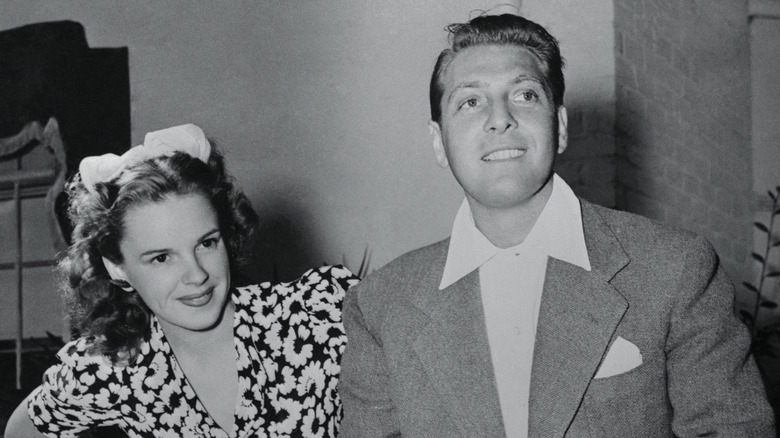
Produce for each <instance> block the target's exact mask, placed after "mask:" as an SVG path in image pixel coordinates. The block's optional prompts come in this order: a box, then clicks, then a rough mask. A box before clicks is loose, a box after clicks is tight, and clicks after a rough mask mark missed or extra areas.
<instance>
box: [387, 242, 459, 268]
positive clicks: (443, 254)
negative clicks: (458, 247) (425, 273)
mask: <svg viewBox="0 0 780 438" xmlns="http://www.w3.org/2000/svg"><path fill="white" fill-rule="evenodd" d="M449 243H450V239H449V238H446V239H444V240H440V241H438V242H435V243H432V244H430V245H426V246H422V247H420V248H417V249H413V250H411V251H409V252H406V253H404V254H401V255H400V256H398V257H396V258H395V259H393V260H392V261H391V262H390V263H388V264H386V265H385V266H383V267H382V268H380V269H378V270H377V271H376V273H375V274H374V275H375V276H380V277H381V276H392V275H397V274H408V273H409V272H410V271H416V270H420V269H423V270H428V269H432V265H436V264H440V265H441V268H442V269H443V268H444V261H445V260H446V258H447V249H448V248H449Z"/></svg>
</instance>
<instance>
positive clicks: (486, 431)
mask: <svg viewBox="0 0 780 438" xmlns="http://www.w3.org/2000/svg"><path fill="white" fill-rule="evenodd" d="M445 253H446V245H445ZM442 266H443V263H442ZM432 271H436V272H437V273H438V276H439V277H440V275H441V270H432ZM439 279H440V278H439ZM439 279H436V278H432V279H431V280H433V281H432V282H430V281H429V282H427V283H428V284H435V285H438V280H439ZM418 297H419V298H418V300H417V302H415V305H416V306H417V307H418V308H419V309H421V310H422V311H423V312H425V313H426V314H428V316H429V318H430V322H429V324H428V325H427V326H425V327H424V328H423V329H422V330H421V332H420V335H419V336H418V337H417V339H416V340H415V342H414V345H413V347H414V350H415V351H416V352H417V355H418V356H419V358H420V361H421V362H422V364H423V367H424V368H425V370H426V372H427V374H428V377H429V379H430V381H431V382H432V384H433V386H434V387H435V388H436V390H437V391H438V393H439V395H440V396H441V399H442V401H443V403H444V405H445V407H446V409H447V411H448V413H449V415H450V417H451V418H452V419H453V420H454V421H455V423H456V424H457V426H458V429H459V431H460V432H461V435H463V436H503V433H504V426H503V422H502V420H501V407H500V404H499V400H498V392H497V390H496V383H495V378H494V376H493V365H492V363H491V360H490V348H489V346H488V340H487V332H486V329H485V318H484V313H483V310H482V301H481V298H480V289H479V274H478V272H477V271H474V272H472V273H471V274H469V275H467V276H466V277H464V278H463V279H461V280H460V281H458V282H456V283H455V284H453V285H451V286H450V287H448V288H446V289H444V290H438V288H437V287H436V286H434V287H433V288H430V289H428V290H422V291H420V293H419V294H418Z"/></svg>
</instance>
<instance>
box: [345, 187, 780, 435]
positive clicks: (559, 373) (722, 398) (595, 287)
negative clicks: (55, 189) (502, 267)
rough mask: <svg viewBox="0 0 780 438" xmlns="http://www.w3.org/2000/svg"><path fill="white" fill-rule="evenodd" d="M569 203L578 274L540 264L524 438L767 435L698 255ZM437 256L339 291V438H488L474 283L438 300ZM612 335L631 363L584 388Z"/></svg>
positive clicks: (742, 346)
mask: <svg viewBox="0 0 780 438" xmlns="http://www.w3.org/2000/svg"><path fill="white" fill-rule="evenodd" d="M581 203H582V214H583V227H584V231H585V241H586V246H587V249H588V255H589V258H590V262H591V266H592V270H591V271H590V272H588V271H585V270H583V269H581V268H579V267H576V266H574V265H570V264H568V263H566V262H562V261H560V260H557V259H554V258H551V259H549V261H548V265H547V273H546V279H545V285H544V290H543V294H542V302H541V308H540V312H539V320H538V326H537V335H536V343H535V347H534V358H533V367H532V374H531V390H530V406H529V437H533V438H537V437H539V438H547V437H550V438H552V437H599V438H601V437H621V438H623V437H672V436H679V437H694V436H718V437H770V436H774V421H773V414H772V412H771V409H770V408H769V406H768V404H767V402H766V398H765V392H764V388H763V385H762V383H761V380H760V378H759V375H758V372H757V369H756V366H755V363H754V361H753V359H752V357H750V358H747V359H746V357H747V350H748V344H749V336H748V333H747V330H746V328H745V327H744V325H742V323H740V322H739V321H738V320H737V319H736V317H735V316H734V312H733V302H734V289H733V286H732V284H731V282H730V281H729V279H728V278H727V277H726V275H725V273H724V271H723V269H722V268H721V267H720V265H719V263H718V258H717V255H716V254H715V252H714V250H713V249H712V247H711V246H710V245H709V243H707V242H706V241H705V240H704V239H703V238H700V237H697V236H696V235H694V234H692V233H689V232H686V231H682V230H678V229H675V228H672V227H670V226H666V225H662V224H659V223H656V222H653V221H651V220H649V219H646V218H643V217H640V216H636V215H633V214H630V213H624V212H618V211H615V210H610V209H606V208H602V207H599V206H595V205H593V204H589V203H587V202H585V201H581ZM448 243H449V242H448V240H444V241H441V242H439V243H435V244H433V245H430V246H427V247H424V248H420V249H418V250H415V251H412V252H410V253H407V254H405V255H403V256H401V257H399V258H398V259H396V260H394V261H393V262H391V263H390V264H388V265H387V266H385V267H383V268H382V269H380V270H378V271H376V272H375V273H373V274H372V275H370V276H369V277H368V278H367V279H366V280H365V281H363V282H362V283H361V284H360V285H358V286H357V287H356V288H353V290H351V291H350V292H349V293H348V294H347V297H346V301H345V310H344V318H345V322H344V323H345V328H346V333H347V338H348V345H347V349H346V351H345V356H344V359H343V362H342V374H341V379H340V383H339V385H340V386H339V390H340V392H341V397H342V400H343V402H344V419H343V421H342V424H341V436H343V437H347V438H351V437H384V436H404V437H425V438H433V437H501V436H504V426H503V422H502V416H501V407H500V404H499V399H498V393H497V390H496V383H495V378H494V374H493V367H492V363H491V359H490V357H491V356H490V350H489V345H488V339H487V333H486V328H485V320H484V314H483V309H482V304H481V297H480V290H479V271H478V270H476V271H474V272H472V273H470V274H469V275H467V276H466V277H464V278H463V279H461V280H460V281H458V282H456V283H455V284H453V285H451V286H450V287H448V288H446V289H444V290H438V285H439V282H440V280H441V276H442V271H443V269H444V264H445V261H446V257H447V249H448ZM618 336H620V337H622V338H624V339H626V340H628V341H630V342H631V343H633V344H634V345H636V346H637V347H638V348H639V350H640V352H641V354H642V364H641V365H640V366H639V367H637V368H634V369H632V370H630V371H628V372H626V373H623V374H618V375H615V376H612V377H606V378H598V379H597V378H594V377H595V375H596V373H597V370H598V369H599V366H600V364H601V363H602V362H603V360H604V357H605V356H606V353H607V351H608V349H609V347H610V345H611V343H612V342H613V341H614V340H615V339H617V337H618Z"/></svg>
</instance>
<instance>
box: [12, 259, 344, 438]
mask: <svg viewBox="0 0 780 438" xmlns="http://www.w3.org/2000/svg"><path fill="white" fill-rule="evenodd" d="M357 282H358V279H357V277H355V276H354V275H353V274H352V273H351V272H349V270H347V269H346V268H344V267H341V266H325V267H322V268H318V269H313V270H309V271H308V272H306V273H305V274H304V275H303V276H302V277H301V278H300V279H298V280H296V281H294V282H290V283H281V284H277V285H272V284H271V283H262V284H260V285H250V286H245V287H240V288H236V289H233V291H232V300H233V303H234V304H235V306H236V312H235V316H234V331H233V333H234V344H235V349H236V357H237V358H238V360H237V362H236V366H237V369H238V376H239V386H238V388H239V394H238V397H239V401H238V404H237V405H236V412H235V417H234V421H235V425H234V427H233V430H232V431H231V434H230V435H228V434H226V433H225V432H224V431H223V430H222V429H220V427H219V426H218V425H217V424H216V423H215V422H214V420H213V419H212V418H211V417H210V416H209V415H208V413H207V412H206V409H205V408H204V407H203V405H202V404H201V402H200V400H198V398H197V395H196V394H195V391H194V390H193V389H192V387H190V385H189V383H188V382H187V379H186V378H185V376H184V374H183V373H182V371H181V368H180V367H179V365H178V363H177V362H176V358H175V357H174V356H173V354H172V352H171V349H170V345H169V344H168V342H167V341H166V339H165V335H164V334H163V332H162V329H161V328H160V325H159V322H158V321H157V319H156V318H152V323H151V325H150V330H149V333H148V336H147V338H146V339H144V342H143V343H142V344H141V348H139V355H138V358H137V360H136V362H135V363H134V364H133V365H127V366H120V365H111V364H110V363H109V362H107V361H106V360H105V358H103V357H96V356H91V355H89V354H87V350H88V348H89V346H90V344H89V343H90V340H89V339H86V338H80V339H77V340H75V341H72V342H70V343H68V344H67V345H65V347H63V348H62V350H60V352H59V353H58V357H59V359H60V361H61V363H60V364H58V365H55V366H53V367H51V368H49V369H48V370H47V371H46V374H45V376H44V381H43V384H42V385H41V386H40V387H38V388H37V389H36V390H35V391H34V392H33V393H32V394H31V396H30V398H29V404H28V407H27V408H28V409H27V411H28V414H29V415H30V418H31V419H32V420H33V423H34V424H35V425H36V427H37V428H38V429H39V430H40V431H41V432H42V433H43V434H44V435H46V436H50V437H71V436H79V434H80V433H81V432H83V431H85V430H88V429H90V428H94V427H100V426H107V425H118V426H119V427H120V428H121V429H122V430H123V431H124V432H125V433H126V434H127V435H128V436H129V437H174V436H198V437H230V438H239V437H268V438H281V437H290V436H311V437H332V436H335V435H336V433H337V432H338V422H339V420H340V419H341V401H340V399H339V397H338V393H337V392H336V391H335V388H336V385H337V383H338V371H339V361H340V360H341V355H342V353H343V351H344V346H345V344H346V336H345V335H344V326H343V323H342V321H341V303H342V302H343V299H344V294H345V292H346V290H347V289H348V288H349V287H351V286H353V285H355V284H356V283H357Z"/></svg>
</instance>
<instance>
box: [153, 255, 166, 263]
mask: <svg viewBox="0 0 780 438" xmlns="http://www.w3.org/2000/svg"><path fill="white" fill-rule="evenodd" d="M168 258H169V257H168V254H160V255H158V256H156V257H155V258H153V259H152V263H165V262H167V261H168Z"/></svg>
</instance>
